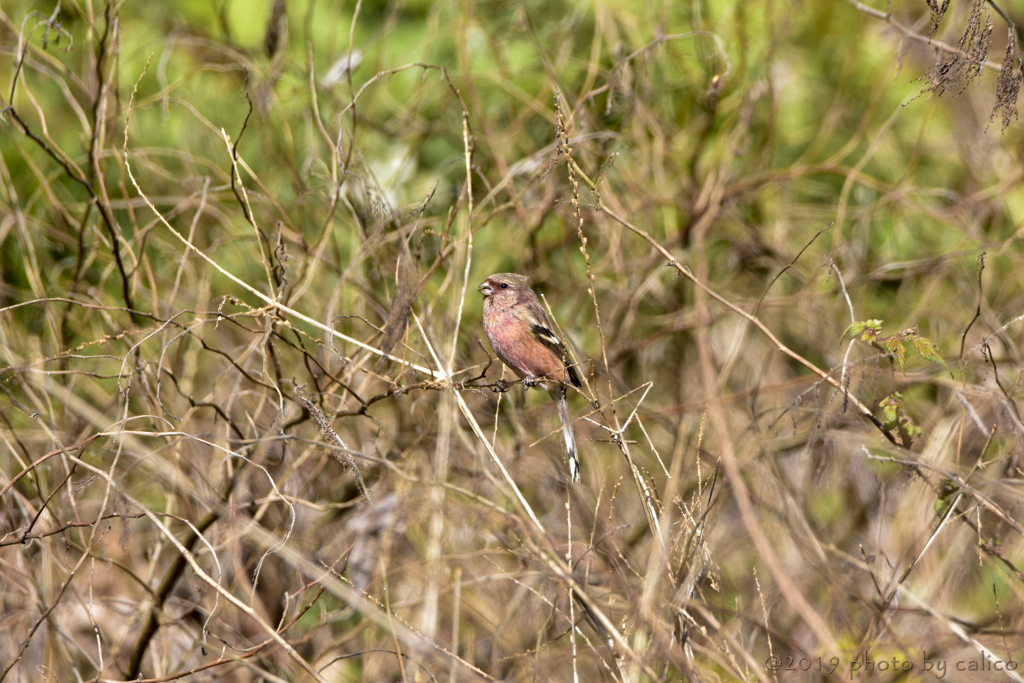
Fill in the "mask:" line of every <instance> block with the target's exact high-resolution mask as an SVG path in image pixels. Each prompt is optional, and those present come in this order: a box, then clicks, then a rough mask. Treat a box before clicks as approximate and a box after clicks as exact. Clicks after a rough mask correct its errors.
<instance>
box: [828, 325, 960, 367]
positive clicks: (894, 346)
mask: <svg viewBox="0 0 1024 683" xmlns="http://www.w3.org/2000/svg"><path fill="white" fill-rule="evenodd" d="M843 337H848V338H850V339H858V338H859V339H860V340H861V341H866V342H868V343H870V344H871V345H872V346H874V347H875V348H878V349H880V350H882V351H885V352H886V353H888V354H890V355H891V356H892V357H893V359H894V360H895V362H896V365H897V366H898V367H899V369H900V371H901V372H904V373H905V372H906V364H907V344H910V345H912V346H913V348H914V350H915V351H917V353H918V355H920V356H921V357H922V358H924V359H925V360H927V361H930V362H932V363H935V364H937V365H941V366H942V367H943V368H944V369H945V370H946V372H949V366H948V365H946V361H945V360H944V359H943V358H942V356H940V355H939V347H938V346H937V345H936V344H935V342H933V341H931V340H930V339H927V338H925V337H922V336H921V335H920V334H919V333H918V331H917V328H909V329H906V330H903V331H902V332H897V333H896V334H894V335H890V336H883V335H882V321H881V320H865V321H863V322H855V323H853V324H852V325H850V326H849V327H847V328H846V330H845V331H844V332H843Z"/></svg>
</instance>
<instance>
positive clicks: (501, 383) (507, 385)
mask: <svg viewBox="0 0 1024 683" xmlns="http://www.w3.org/2000/svg"><path fill="white" fill-rule="evenodd" d="M511 388H512V383H511V382H508V381H506V380H503V379H499V380H498V381H497V382H495V383H494V386H492V387H491V391H493V392H495V393H502V394H504V393H505V392H506V391H508V390H509V389H511Z"/></svg>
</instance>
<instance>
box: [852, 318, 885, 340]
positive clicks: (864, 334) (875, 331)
mask: <svg viewBox="0 0 1024 683" xmlns="http://www.w3.org/2000/svg"><path fill="white" fill-rule="evenodd" d="M881 331H882V321H881V320H874V319H873V320H862V321H859V322H855V323H853V324H852V325H850V326H849V327H847V328H846V329H845V330H844V331H843V337H844V338H845V337H849V338H850V339H856V338H857V337H860V338H861V341H871V340H873V339H874V338H875V337H877V336H878V335H879V333H880V332H881Z"/></svg>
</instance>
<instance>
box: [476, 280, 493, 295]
mask: <svg viewBox="0 0 1024 683" xmlns="http://www.w3.org/2000/svg"><path fill="white" fill-rule="evenodd" d="M476 291H478V292H480V293H481V294H483V295H484V296H490V295H491V294H494V290H493V289H491V286H490V285H489V284H487V283H486V282H485V283H483V284H482V285H480V286H479V287H477V288H476Z"/></svg>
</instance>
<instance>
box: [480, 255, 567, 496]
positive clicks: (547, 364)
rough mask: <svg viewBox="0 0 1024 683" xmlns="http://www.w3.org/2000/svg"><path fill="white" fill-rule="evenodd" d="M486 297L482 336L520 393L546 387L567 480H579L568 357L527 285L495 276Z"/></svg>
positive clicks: (510, 276) (504, 275)
mask: <svg viewBox="0 0 1024 683" xmlns="http://www.w3.org/2000/svg"><path fill="white" fill-rule="evenodd" d="M478 289H479V290H480V293H481V294H483V295H484V331H485V332H487V340H488V341H489V342H491V348H492V349H494V353H495V354H497V356H498V358H500V359H501V361H502V362H503V363H504V364H505V365H507V366H509V367H510V368H512V372H514V373H516V375H517V376H518V377H521V378H522V379H523V388H524V389H529V388H530V387H531V386H533V385H535V384H544V385H549V384H550V385H553V386H550V387H548V388H549V391H550V393H551V396H552V398H553V399H554V400H555V404H556V405H557V406H558V417H559V418H560V419H561V421H562V435H563V436H564V437H565V449H566V450H567V451H568V453H569V475H570V478H571V479H572V481H574V482H578V481H579V480H580V459H579V456H578V455H577V454H576V437H575V436H574V435H573V433H572V423H571V420H570V419H569V402H568V400H567V397H568V386H569V385H570V384H571V385H572V386H574V387H578V386H580V376H579V374H578V373H577V372H576V368H574V367H573V366H572V363H571V361H570V359H569V353H568V352H567V351H566V349H565V345H564V344H562V340H561V339H559V338H558V335H556V334H555V333H554V332H553V331H552V329H551V328H552V325H551V322H550V320H548V316H547V314H546V313H545V312H544V308H543V307H541V305H540V301H539V300H538V299H537V295H536V294H534V293H533V290H532V289H530V280H529V278H527V277H526V276H524V275H518V274H516V273H495V274H494V275H492V276H490V277H489V278H487V280H486V281H485V282H484V283H483V284H482V285H480V287H479V288H478Z"/></svg>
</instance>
